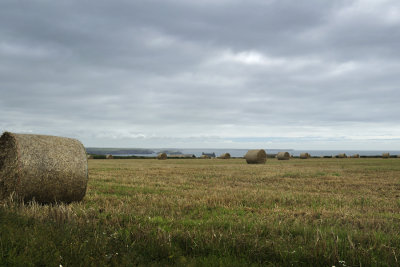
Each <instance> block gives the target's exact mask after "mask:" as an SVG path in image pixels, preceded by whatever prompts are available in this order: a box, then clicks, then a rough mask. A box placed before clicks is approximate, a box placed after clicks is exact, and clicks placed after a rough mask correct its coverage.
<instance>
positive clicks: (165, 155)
mask: <svg viewBox="0 0 400 267" xmlns="http://www.w3.org/2000/svg"><path fill="white" fill-rule="evenodd" d="M157 159H159V160H164V159H167V154H166V153H159V154H158V155H157Z"/></svg>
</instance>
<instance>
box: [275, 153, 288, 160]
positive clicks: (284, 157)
mask: <svg viewBox="0 0 400 267" xmlns="http://www.w3.org/2000/svg"><path fill="white" fill-rule="evenodd" d="M276 157H277V158H278V160H288V159H289V158H290V154H289V152H279V153H278V154H277V155H276Z"/></svg>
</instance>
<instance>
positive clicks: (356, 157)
mask: <svg viewBox="0 0 400 267" xmlns="http://www.w3.org/2000/svg"><path fill="white" fill-rule="evenodd" d="M351 157H352V158H355V159H358V158H360V154H354V155H353V156H351Z"/></svg>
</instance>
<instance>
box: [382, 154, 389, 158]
mask: <svg viewBox="0 0 400 267" xmlns="http://www.w3.org/2000/svg"><path fill="white" fill-rule="evenodd" d="M382 158H384V159H388V158H390V154H389V153H383V154H382Z"/></svg>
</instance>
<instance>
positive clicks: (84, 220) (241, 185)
mask: <svg viewBox="0 0 400 267" xmlns="http://www.w3.org/2000/svg"><path fill="white" fill-rule="evenodd" d="M399 229H400V159H394V158H392V159H381V158H376V159H314V158H313V159H307V160H301V159H291V160H289V161H278V160H276V159H268V160H267V163H266V164H265V165H248V164H246V162H245V160H243V159H230V160H223V159H212V160H210V159H174V160H172V159H168V160H164V161H162V160H152V159H143V160H142V159H134V160H132V159H131V160H122V159H121V160H89V184H88V189H87V194H86V197H85V198H84V200H83V201H82V202H80V203H72V204H69V205H66V204H59V205H38V204H37V203H26V204H21V203H19V202H18V201H15V200H13V199H12V198H10V199H8V200H7V201H3V202H2V203H1V206H0V238H1V239H0V241H1V242H0V265H1V266H3V265H6V266H21V265H24V266H38V265H43V266H59V265H62V266H64V267H65V266H107V265H109V266H132V265H143V266H145V265H146V266H148V265H178V266H179V265H182V266H183V265H185V266H188V265H189V266H190V265H192V266H221V265H224V266H242V265H255V266H256V265H263V266H268V265H271V266H281V265H284V266H286V265H289V266H290V265H293V266H302V265H304V266H309V265H317V266H332V265H335V266H370V265H375V266H396V265H399V261H400V231H399Z"/></svg>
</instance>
